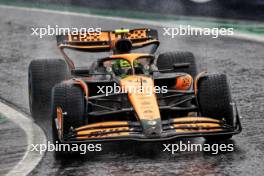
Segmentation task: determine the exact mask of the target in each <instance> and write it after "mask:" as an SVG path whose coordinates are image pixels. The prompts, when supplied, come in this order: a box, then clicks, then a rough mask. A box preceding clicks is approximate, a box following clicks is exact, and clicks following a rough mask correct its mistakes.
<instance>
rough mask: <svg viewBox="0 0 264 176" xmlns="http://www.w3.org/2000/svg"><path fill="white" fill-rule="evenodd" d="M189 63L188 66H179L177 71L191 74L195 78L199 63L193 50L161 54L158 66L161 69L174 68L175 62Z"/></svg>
mask: <svg viewBox="0 0 264 176" xmlns="http://www.w3.org/2000/svg"><path fill="white" fill-rule="evenodd" d="M177 63H189V64H190V66H189V67H188V68H179V69H177V70H175V71H176V72H184V73H188V74H190V75H191V76H192V77H193V78H194V77H195V76H196V75H197V65H196V60H195V57H194V55H193V54H192V53H191V52H166V53H162V54H160V55H159V57H158V59H157V67H158V69H159V70H166V69H172V68H173V65H174V64H177Z"/></svg>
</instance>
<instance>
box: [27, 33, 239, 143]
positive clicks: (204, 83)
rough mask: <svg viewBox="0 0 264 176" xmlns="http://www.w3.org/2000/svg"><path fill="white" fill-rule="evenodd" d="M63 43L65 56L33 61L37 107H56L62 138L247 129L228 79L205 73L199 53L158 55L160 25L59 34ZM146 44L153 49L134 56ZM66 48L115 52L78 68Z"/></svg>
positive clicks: (158, 136) (219, 134) (56, 128)
mask: <svg viewBox="0 0 264 176" xmlns="http://www.w3.org/2000/svg"><path fill="white" fill-rule="evenodd" d="M57 45H58V48H59V49H60V51H61V52H62V54H63V56H64V58H65V61H64V60H60V59H44V60H33V61H32V62H31V63H30V66H29V102H30V109H31V112H32V114H33V116H35V115H37V114H38V113H39V112H40V111H41V109H42V108H43V107H45V106H46V105H48V106H49V105H51V118H52V130H53V139H54V141H58V142H59V143H71V144H72V143H86V142H97V141H115V140H138V141H159V140H169V139H173V138H177V137H198V136H200V137H205V138H206V139H208V140H223V139H229V138H231V137H232V135H234V134H238V133H239V132H240V131H241V124H240V120H239V119H240V117H239V113H238V110H237V107H236V105H235V103H234V101H233V100H232V98H231V95H230V88H229V83H228V80H227V76H226V75H224V74H216V73H215V74H208V73H206V72H201V73H197V68H196V60H195V58H194V56H193V54H192V53H191V52H167V53H163V54H159V55H158V56H155V55H154V53H155V51H156V50H157V48H158V46H159V41H158V32H157V31H156V30H154V29H133V30H128V29H118V30H115V31H101V32H100V33H89V34H86V35H83V34H67V35H59V36H57ZM143 47H144V48H146V47H149V49H150V52H148V53H137V52H134V53H132V51H136V50H139V49H142V48H143ZM66 48H67V49H73V50H79V51H85V52H106V51H108V52H109V51H111V52H112V55H110V56H108V57H104V58H101V59H99V58H98V59H96V61H95V62H93V63H92V64H91V66H90V67H76V66H75V65H74V63H73V61H72V60H71V59H70V58H69V57H68V55H67V54H66V52H65V51H64V50H65V49H66ZM87 62H88V60H87Z"/></svg>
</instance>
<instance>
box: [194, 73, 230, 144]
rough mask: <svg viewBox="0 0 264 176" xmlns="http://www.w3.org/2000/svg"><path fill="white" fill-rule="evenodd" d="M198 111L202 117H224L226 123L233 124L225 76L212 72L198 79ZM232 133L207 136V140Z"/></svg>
mask: <svg viewBox="0 0 264 176" xmlns="http://www.w3.org/2000/svg"><path fill="white" fill-rule="evenodd" d="M197 100H198V104H199V109H200V113H201V115H202V116H204V117H211V118H215V119H219V120H222V119H224V120H225V122H226V124H227V125H229V126H231V127H233V126H234V115H233V107H232V105H231V103H232V98H231V93H230V88H229V83H228V80H227V76H226V75H224V74H212V75H206V76H204V77H202V78H201V79H200V80H199V81H198V95H197ZM231 137H232V135H221V136H208V137H205V138H206V139H207V140H225V139H229V138H231Z"/></svg>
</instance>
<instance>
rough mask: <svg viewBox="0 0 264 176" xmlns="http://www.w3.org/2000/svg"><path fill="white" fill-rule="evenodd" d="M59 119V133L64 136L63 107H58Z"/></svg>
mask: <svg viewBox="0 0 264 176" xmlns="http://www.w3.org/2000/svg"><path fill="white" fill-rule="evenodd" d="M56 111H57V119H58V134H59V137H60V138H61V137H62V134H63V115H62V109H61V107H57V109H56Z"/></svg>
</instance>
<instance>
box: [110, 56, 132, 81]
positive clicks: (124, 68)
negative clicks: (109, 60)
mask: <svg viewBox="0 0 264 176" xmlns="http://www.w3.org/2000/svg"><path fill="white" fill-rule="evenodd" d="M112 70H113V72H114V74H115V75H117V76H120V77H122V78H123V77H126V76H127V75H131V74H132V69H131V65H130V64H129V62H128V61H127V60H124V59H118V60H115V61H114V64H113V65H112Z"/></svg>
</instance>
